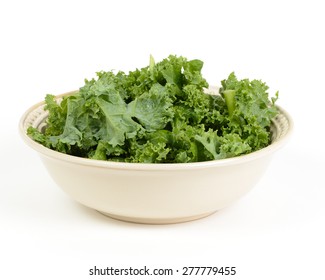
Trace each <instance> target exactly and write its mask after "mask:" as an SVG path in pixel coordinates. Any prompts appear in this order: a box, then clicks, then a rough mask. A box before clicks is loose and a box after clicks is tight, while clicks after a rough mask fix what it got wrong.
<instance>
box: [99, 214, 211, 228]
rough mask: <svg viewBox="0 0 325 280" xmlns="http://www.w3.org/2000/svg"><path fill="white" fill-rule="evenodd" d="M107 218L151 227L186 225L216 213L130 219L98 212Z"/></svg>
mask: <svg viewBox="0 0 325 280" xmlns="http://www.w3.org/2000/svg"><path fill="white" fill-rule="evenodd" d="M97 212H99V213H101V214H103V215H105V216H107V217H110V218H113V219H115V220H119V221H123V222H129V223H137V224H151V225H166V224H177V223H184V222H190V221H194V220H198V219H202V218H205V217H207V216H210V215H212V214H214V213H215V212H216V211H212V212H208V213H204V214H200V215H194V216H188V217H179V218H140V217H129V216H120V215H115V214H110V213H106V212H102V211H97Z"/></svg>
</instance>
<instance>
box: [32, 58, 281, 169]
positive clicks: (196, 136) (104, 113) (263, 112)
mask: <svg viewBox="0 0 325 280" xmlns="http://www.w3.org/2000/svg"><path fill="white" fill-rule="evenodd" d="M202 67H203V62H202V61H200V60H187V59H186V58H184V57H177V56H173V55H171V56H169V57H168V58H166V59H164V60H162V61H161V62H159V63H155V61H154V59H153V57H152V56H150V63H149V65H148V66H147V67H144V68H141V69H136V70H134V71H131V72H129V73H128V74H125V73H124V72H121V71H120V72H118V73H113V72H112V71H110V72H98V73H97V79H91V80H85V85H84V86H83V87H81V88H80V89H79V91H78V92H77V93H75V94H73V95H70V96H66V97H64V98H63V100H62V101H60V102H57V100H56V98H55V97H54V96H53V95H47V96H46V98H45V102H46V107H45V109H46V110H48V111H49V116H48V119H47V126H46V129H45V131H44V132H40V131H38V130H37V129H35V128H32V127H30V128H29V129H28V131H27V133H28V135H29V136H30V137H31V138H33V139H34V140H35V141H37V142H39V143H41V144H43V145H44V146H46V147H48V148H50V149H53V150H56V151H59V152H62V153H66V154H70V155H75V156H79V157H86V158H91V159H96V160H110V161H123V162H144V163H182V162H197V161H207V160H218V159H224V158H229V157H235V156H239V155H243V154H247V153H251V152H253V151H256V150H259V149H261V148H263V147H266V146H267V145H269V144H270V125H271V120H272V118H273V117H275V116H276V114H277V109H276V106H275V102H276V100H277V98H278V93H276V94H275V97H272V98H271V100H270V99H269V96H268V92H267V90H268V87H267V85H266V84H265V83H263V82H262V81H259V80H252V81H250V80H248V79H243V80H238V79H237V77H236V76H235V74H234V73H231V74H230V75H229V77H228V78H227V79H225V80H223V81H221V88H220V91H219V94H207V93H206V92H207V90H208V87H209V85H208V83H207V81H206V80H205V79H204V78H203V77H202V73H201V70H202Z"/></svg>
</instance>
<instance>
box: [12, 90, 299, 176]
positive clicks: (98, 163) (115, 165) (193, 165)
mask: <svg viewBox="0 0 325 280" xmlns="http://www.w3.org/2000/svg"><path fill="white" fill-rule="evenodd" d="M76 92H78V90H74V91H69V92H66V93H63V94H59V95H55V98H60V97H63V96H67V95H71V94H73V93H76ZM44 104H45V101H44V100H43V101H41V102H38V103H36V104H34V105H33V106H31V107H30V108H29V109H27V110H26V111H25V112H24V114H23V115H22V116H21V118H20V120H19V126H18V129H19V134H20V136H21V137H22V139H23V140H24V142H25V143H26V144H27V145H28V146H30V147H31V148H33V149H34V150H36V151H37V152H39V153H40V154H41V155H43V156H45V157H47V158H51V159H56V160H59V161H62V162H68V163H73V164H77V165H86V166H89V167H99V168H108V169H117V170H135V171H146V170H155V171H173V170H189V169H190V170H192V169H204V168H212V167H217V166H229V165H237V164H242V163H245V162H249V161H252V160H256V159H258V158H261V157H264V156H266V155H270V154H272V153H274V152H275V151H277V150H279V149H280V148H282V147H283V146H284V145H285V144H286V143H287V142H288V140H289V139H290V137H291V135H292V132H293V126H294V123H293V119H292V117H291V116H290V114H289V113H288V112H287V111H286V110H284V109H283V108H282V107H281V106H279V105H276V107H277V108H278V110H279V111H280V113H281V114H282V115H283V116H284V117H285V118H286V120H287V121H288V130H287V132H286V133H285V134H284V135H282V136H281V137H280V138H279V139H278V140H277V141H275V142H273V143H271V144H270V145H268V146H266V147H264V148H262V149H260V150H258V151H254V152H251V153H249V154H245V155H240V156H237V157H231V158H226V159H218V160H210V161H201V162H189V163H131V162H116V161H104V160H95V159H89V158H82V157H77V156H73V155H68V154H64V153H61V152H58V151H55V150H51V149H49V148H47V147H45V146H43V145H42V144H40V143H37V142H36V141H34V140H33V139H31V138H30V137H29V136H28V135H27V133H26V130H25V129H24V122H25V120H26V118H27V116H28V115H29V114H30V113H31V112H32V111H34V110H35V109H37V108H38V107H40V106H43V105H44Z"/></svg>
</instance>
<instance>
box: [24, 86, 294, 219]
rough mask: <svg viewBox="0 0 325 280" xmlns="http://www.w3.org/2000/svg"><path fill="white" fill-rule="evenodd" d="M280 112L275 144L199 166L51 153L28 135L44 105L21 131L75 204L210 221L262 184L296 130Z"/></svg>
mask: <svg viewBox="0 0 325 280" xmlns="http://www.w3.org/2000/svg"><path fill="white" fill-rule="evenodd" d="M72 93H73V92H68V93H66V94H63V95H59V96H57V98H58V99H59V98H61V97H62V96H64V95H69V94H72ZM278 109H279V114H278V115H277V116H276V117H275V118H274V119H273V121H272V125H271V132H272V142H271V144H270V145H269V146H267V147H265V148H263V149H261V150H259V151H256V152H252V153H250V154H247V155H242V156H238V157H234V158H228V159H222V160H212V161H205V162H195V163H172V164H166V163H162V164H159V163H158V164H156V163H155V164H152V163H151V164H145V163H122V162H110V161H100V160H92V159H86V158H80V157H75V156H71V155H66V154H63V153H60V152H57V151H54V150H51V149H48V148H46V147H44V146H43V145H41V144H39V143H37V142H35V141H34V140H32V139H31V138H30V137H29V136H28V135H27V134H26V130H27V128H28V127H29V126H33V127H35V128H38V129H39V130H42V129H43V128H44V126H45V121H46V118H47V116H48V113H47V112H46V111H44V102H41V103H38V104H36V105H34V106H33V107H31V108H30V109H28V110H27V111H26V112H25V114H24V115H23V116H22V118H21V120H20V123H19V130H20V134H21V136H22V138H23V140H24V141H25V142H26V143H27V144H28V145H29V146H30V147H31V148H33V149H34V150H35V151H37V152H38V154H39V155H40V158H41V160H42V161H43V163H44V165H45V167H46V169H47V170H48V172H49V174H50V176H51V177H52V178H53V180H54V181H55V182H56V184H57V185H58V186H59V187H61V189H62V190H63V191H64V192H65V193H67V194H68V195H69V196H70V197H71V198H73V199H74V200H76V201H78V202H80V203H81V204H83V205H85V206H87V207H90V208H92V209H95V210H97V211H99V212H100V213H102V214H104V215H107V216H109V217H112V218H115V219H119V220H123V221H129V222H136V223H148V224H168V223H179V222H186V221H191V220H195V219H199V218H202V217H206V216H208V215H210V214H212V213H214V212H216V211H218V210H220V209H222V208H224V207H227V206H229V205H230V204H231V203H233V202H235V201H236V200H238V199H239V198H241V197H242V196H243V195H245V194H246V193H247V192H249V191H250V190H251V189H252V188H253V187H254V186H255V185H256V183H257V182H258V181H259V179H260V178H261V177H262V175H263V173H264V172H265V170H266V169H267V167H268V165H269V163H270V161H271V158H272V156H273V155H274V153H275V152H276V151H278V150H279V149H280V148H281V147H283V146H284V144H285V143H286V142H287V141H288V139H289V136H290V134H291V132H292V127H293V122H292V119H291V117H290V116H289V114H288V113H287V112H286V111H285V110H283V109H282V108H281V107H279V106H278Z"/></svg>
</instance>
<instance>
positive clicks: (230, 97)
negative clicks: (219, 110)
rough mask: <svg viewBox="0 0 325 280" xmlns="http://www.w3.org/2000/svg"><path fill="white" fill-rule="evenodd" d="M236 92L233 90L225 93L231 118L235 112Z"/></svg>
mask: <svg viewBox="0 0 325 280" xmlns="http://www.w3.org/2000/svg"><path fill="white" fill-rule="evenodd" d="M235 92H236V91H235V90H233V89H228V90H225V91H224V92H223V96H224V98H225V100H226V105H227V108H228V113H229V116H232V114H233V112H234V110H235Z"/></svg>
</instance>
